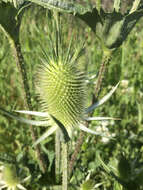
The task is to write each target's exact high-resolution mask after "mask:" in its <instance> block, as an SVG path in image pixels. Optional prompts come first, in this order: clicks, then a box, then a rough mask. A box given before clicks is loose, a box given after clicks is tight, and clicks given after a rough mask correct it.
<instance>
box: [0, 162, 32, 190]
mask: <svg viewBox="0 0 143 190" xmlns="http://www.w3.org/2000/svg"><path fill="white" fill-rule="evenodd" d="M29 178H30V176H28V177H26V178H24V179H22V180H21V179H20V177H19V176H18V175H17V170H16V166H15V165H13V164H4V165H2V166H0V190H1V189H5V188H7V189H8V190H18V189H20V190H26V188H25V187H23V185H21V183H23V182H26V181H27V180H28V179H29Z"/></svg>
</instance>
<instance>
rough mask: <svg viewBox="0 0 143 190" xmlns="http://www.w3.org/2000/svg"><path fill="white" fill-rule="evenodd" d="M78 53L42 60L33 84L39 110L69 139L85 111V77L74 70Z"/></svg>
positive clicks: (78, 70)
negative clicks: (55, 120) (63, 129)
mask: <svg viewBox="0 0 143 190" xmlns="http://www.w3.org/2000/svg"><path fill="white" fill-rule="evenodd" d="M79 54H80V51H79V53H77V52H75V54H70V53H69V52H68V53H67V56H64V57H61V56H59V55H58V57H57V58H56V59H51V58H49V59H47V60H45V61H44V62H43V63H42V66H41V67H40V68H39V70H38V77H37V82H36V86H37V92H38V94H39V99H40V100H41V105H42V108H43V111H45V112H48V114H50V115H52V116H54V117H55V118H56V119H57V120H59V121H60V122H61V123H62V124H63V125H64V126H65V128H66V130H67V132H68V135H69V136H70V137H71V134H72V128H73V127H75V126H76V125H78V123H79V122H80V121H81V119H82V117H83V114H84V110H85V99H86V85H85V84H86V82H85V79H86V77H85V74H84V73H83V72H82V71H80V69H79V68H78V64H77V57H78V56H79ZM71 55H72V56H71ZM67 57H68V58H67ZM51 119H52V118H51ZM51 119H50V121H51ZM52 122H53V121H52Z"/></svg>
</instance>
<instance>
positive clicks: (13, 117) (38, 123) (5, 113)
mask: <svg viewBox="0 0 143 190" xmlns="http://www.w3.org/2000/svg"><path fill="white" fill-rule="evenodd" d="M0 112H2V114H4V115H6V116H8V117H10V118H12V119H16V120H17V121H20V122H21V123H26V124H29V125H35V126H47V125H48V123H47V121H34V120H30V119H25V118H23V117H18V116H16V115H14V114H13V113H11V112H8V111H6V110H4V109H3V108H0Z"/></svg>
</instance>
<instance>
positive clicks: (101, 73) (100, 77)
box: [69, 52, 112, 176]
mask: <svg viewBox="0 0 143 190" xmlns="http://www.w3.org/2000/svg"><path fill="white" fill-rule="evenodd" d="M111 58H112V56H111V52H110V53H108V54H106V53H105V54H103V58H102V63H101V65H100V69H99V75H98V79H97V83H96V86H95V93H94V95H93V99H92V103H95V101H96V100H97V98H98V96H99V94H100V90H101V85H102V81H103V78H104V75H105V71H106V67H107V65H108V64H109V62H110V61H111ZM92 115H93V112H92V113H91V114H90V116H92ZM89 123H90V122H86V127H88V125H89ZM84 135H85V133H84V132H82V131H81V132H80V134H79V138H78V140H77V143H76V147H75V150H74V152H73V154H72V156H71V159H70V162H69V176H71V174H72V171H73V168H74V165H75V163H76V160H77V155H78V154H79V152H80V150H81V146H82V144H83V140H84Z"/></svg>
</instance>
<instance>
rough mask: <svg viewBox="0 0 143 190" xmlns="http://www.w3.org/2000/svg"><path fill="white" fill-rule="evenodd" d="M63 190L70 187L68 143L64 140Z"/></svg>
mask: <svg viewBox="0 0 143 190" xmlns="http://www.w3.org/2000/svg"><path fill="white" fill-rule="evenodd" d="M62 172H63V176H62V190H67V189H68V143H66V142H62Z"/></svg>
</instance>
